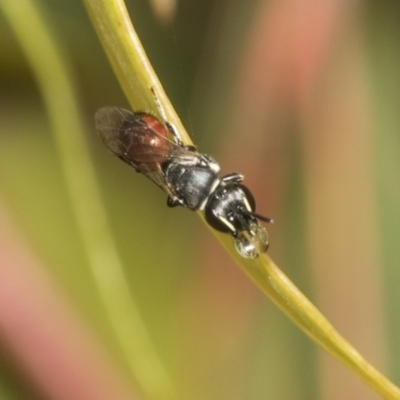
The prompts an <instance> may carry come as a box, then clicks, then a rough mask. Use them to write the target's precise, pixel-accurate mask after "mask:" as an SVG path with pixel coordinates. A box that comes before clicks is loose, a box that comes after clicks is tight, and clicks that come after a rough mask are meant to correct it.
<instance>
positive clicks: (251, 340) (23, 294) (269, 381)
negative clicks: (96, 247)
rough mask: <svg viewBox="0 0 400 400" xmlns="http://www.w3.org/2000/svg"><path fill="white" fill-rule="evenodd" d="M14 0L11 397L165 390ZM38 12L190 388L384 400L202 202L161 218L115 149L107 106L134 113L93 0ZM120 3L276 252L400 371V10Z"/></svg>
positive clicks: (4, 112)
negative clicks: (110, 145) (136, 348)
mask: <svg viewBox="0 0 400 400" xmlns="http://www.w3.org/2000/svg"><path fill="white" fill-rule="evenodd" d="M2 2H6V0H0V43H1V47H0V48H1V52H0V87H1V90H0V353H1V358H0V360H1V361H0V363H1V365H0V397H1V398H2V399H20V400H24V399H42V398H46V399H47V398H48V399H86V400H87V399H103V398H104V399H111V398H112V399H125V398H126V399H144V398H148V399H149V400H150V397H149V396H147V395H146V393H145V390H143V388H141V385H140V384H138V381H140V379H138V377H135V376H132V373H131V372H130V369H129V368H128V367H127V364H128V363H127V360H126V359H125V357H124V354H123V352H122V351H121V349H120V347H119V345H118V341H117V339H116V337H115V333H114V331H113V329H112V328H111V327H110V320H109V318H108V317H107V313H106V311H105V309H106V306H105V305H104V304H103V302H102V301H101V298H100V296H99V292H98V290H97V288H96V285H95V283H94V279H93V276H92V273H91V271H90V268H89V267H88V256H87V254H86V253H85V248H84V243H83V242H82V239H81V235H80V232H79V228H78V226H79V221H78V217H77V216H76V215H75V214H74V212H73V208H72V205H71V194H70V193H69V189H68V186H67V185H66V181H65V176H64V174H63V171H62V166H61V161H60V154H59V151H58V149H57V146H56V144H55V142H54V137H53V136H52V133H51V127H50V124H49V115H48V113H47V112H46V109H45V107H44V103H43V99H42V95H41V89H40V87H39V86H38V84H37V81H36V79H35V76H34V74H33V73H32V69H31V67H30V64H29V63H28V62H27V58H26V55H25V54H24V52H23V51H22V48H21V44H20V43H19V40H18V39H17V37H16V35H15V32H14V29H13V26H12V24H11V23H10V19H9V18H8V17H7V13H6V12H3V11H4V10H5V9H6V7H5V3H4V4H3V5H4V7H3V6H2V5H1V3H2ZM16 4H18V3H16ZM34 4H36V5H37V6H38V7H39V10H40V12H41V13H43V15H44V16H45V20H46V22H47V24H48V28H49V29H50V30H49V34H51V36H52V37H54V38H55V39H56V40H57V43H58V46H59V48H60V50H61V51H62V52H63V54H64V56H65V57H66V59H67V60H68V62H69V67H70V68H71V71H72V78H71V79H72V80H73V81H72V80H71V86H74V87H75V88H76V92H77V100H76V101H77V106H78V108H79V109H80V112H81V115H82V117H83V120H84V124H85V133H86V137H85V140H86V141H87V142H88V144H89V147H90V152H91V154H90V157H91V158H92V160H93V163H94V166H95V170H96V174H97V177H98V184H99V185H100V188H101V194H102V200H104V203H105V205H106V208H107V213H108V217H109V218H110V221H111V233H112V236H113V237H114V240H115V242H116V244H117V247H118V251H119V254H120V258H121V260H122V263H123V268H124V270H125V273H126V276H127V278H128V284H129V288H130V291H131V293H132V294H133V297H134V299H135V300H136V303H137V307H138V309H139V311H140V314H141V316H142V319H143V321H144V324H145V325H146V327H147V332H148V337H147V339H148V340H151V341H152V342H153V344H154V347H155V351H156V353H157V356H158V358H159V361H160V362H161V363H162V364H163V366H164V368H165V371H166V373H167V375H168V377H169V379H170V381H171V382H172V385H173V386H174V388H175V391H176V393H177V395H176V397H175V398H177V399H190V400H197V399H199V400H200V399H206V398H207V399H210V400H212V399H219V400H222V399H229V400H236V399H251V400H259V399H266V398H268V399H273V400H286V399H290V400H293V399H299V400H300V399H307V400H309V399H363V400H364V399H377V398H378V396H377V395H375V394H374V393H372V392H371V391H370V390H369V389H368V388H366V387H365V386H364V385H363V384H362V383H360V382H359V380H358V378H356V377H355V376H354V375H353V374H352V373H351V372H349V371H348V370H347V369H346V368H345V367H344V366H342V365H340V364H339V363H338V362H337V361H336V360H334V359H332V357H331V356H329V355H327V354H326V353H325V352H324V351H322V350H320V349H318V347H317V346H316V345H315V344H313V343H312V342H311V341H310V340H309V339H308V338H307V337H305V335H304V334H303V333H302V332H301V331H300V330H299V329H298V328H297V327H296V326H294V325H293V323H292V322H291V321H290V320H289V319H287V318H286V316H285V315H283V314H282V313H281V312H280V311H279V310H278V309H276V307H275V306H274V305H273V304H272V303H271V302H270V301H269V300H268V299H267V298H266V297H265V296H264V295H263V294H262V293H261V292H260V291H259V290H258V289H257V288H256V287H255V286H254V285H253V284H252V282H250V281H249V280H248V278H247V277H246V276H245V275H244V274H243V272H242V271H241V270H240V269H239V268H238V267H237V266H236V265H235V264H234V263H233V262H232V261H231V260H230V259H229V257H228V256H227V255H226V254H225V252H224V250H223V249H222V248H221V246H220V245H219V244H218V242H217V241H216V239H215V238H214V237H213V236H212V235H211V234H210V232H209V230H208V229H207V228H206V227H205V225H204V224H202V222H201V221H200V219H199V218H197V216H196V214H194V213H191V212H188V211H187V210H184V209H172V210H171V209H168V208H167V207H166V206H165V201H166V196H165V194H164V193H163V192H162V191H160V190H159V189H158V188H157V187H156V186H155V185H153V184H151V182H149V181H148V180H146V179H145V178H143V177H141V176H139V175H137V174H135V172H134V170H133V169H131V168H129V167H128V166H126V165H124V164H123V163H121V162H120V161H119V160H117V159H116V158H114V157H112V156H111V155H110V154H109V153H108V152H107V151H106V149H105V148H104V147H103V146H102V144H101V143H100V140H99V138H98V136H97V133H96V131H95V127H94V114H95V112H96V110H97V109H99V108H100V107H103V106H107V105H116V106H121V107H125V108H129V105H128V103H127V101H126V99H125V98H124V95H123V93H122V90H121V89H120V87H119V85H118V83H117V81H116V78H115V77H114V74H113V72H112V70H111V67H110V65H109V63H108V60H107V59H106V57H105V54H104V52H103V50H102V48H101V46H100V44H99V41H98V39H97V37H96V35H95V33H94V29H93V27H92V25H91V23H90V21H89V18H88V15H87V13H86V10H85V8H84V5H83V3H82V2H81V1H80V0H70V1H68V2H65V1H64V2H63V1H59V0H52V1H50V0H41V1H37V2H35V3H34ZM126 4H127V7H128V9H129V12H130V15H131V18H132V21H133V23H134V26H135V28H136V30H137V33H138V35H139V37H140V38H141V41H142V44H143V46H144V48H145V50H146V52H147V55H148V57H149V59H150V61H151V63H152V64H153V67H154V69H155V71H156V73H157V74H158V76H159V79H160V81H161V83H162V85H163V86H164V88H165V90H166V92H167V94H168V96H169V97H170V99H171V101H172V103H173V105H174V107H175V108H176V110H177V112H178V114H179V115H180V117H181V119H182V121H183V123H184V125H185V126H186V128H187V130H188V131H189V132H190V133H191V136H192V139H193V141H194V142H195V143H196V144H197V146H198V147H199V149H200V150H201V151H202V152H205V153H207V154H210V155H212V156H214V157H215V158H216V159H217V160H218V161H219V162H220V164H221V167H222V171H223V173H229V172H233V171H235V172H236V171H237V172H241V173H243V174H244V175H245V176H246V184H247V185H248V186H249V187H250V188H251V190H252V191H253V192H254V194H255V196H256V199H257V205H258V212H260V213H261V214H263V215H267V216H270V217H273V218H274V220H275V224H274V225H270V226H268V227H267V228H268V230H269V233H270V237H271V245H270V250H269V253H270V255H271V257H272V258H273V259H274V260H275V262H276V263H277V264H278V265H279V266H280V268H281V269H282V270H283V271H284V272H285V274H287V275H288V277H289V278H290V279H291V280H292V281H293V282H294V283H295V284H296V285H297V286H298V287H299V288H300V290H301V291H302V292H303V293H305V294H306V296H307V297H309V298H310V299H311V300H312V301H313V302H314V304H316V306H317V307H318V308H319V309H320V310H321V311H322V312H323V313H324V315H325V316H326V317H327V318H328V319H329V320H330V321H331V322H332V323H333V325H334V326H335V327H336V328H337V329H338V331H339V332H340V333H341V334H343V336H344V337H345V338H347V339H348V340H349V341H350V342H351V343H352V344H353V345H354V346H355V347H356V349H358V350H359V351H360V352H361V353H362V354H363V355H364V356H365V357H366V358H367V360H368V361H370V362H371V363H372V364H373V365H374V366H376V367H377V368H378V369H380V370H382V371H383V372H384V373H385V374H386V375H387V376H388V377H389V378H390V379H392V380H393V381H394V382H395V383H396V382H397V383H400V342H399V340H398V338H399V337H400V297H399V292H400V291H399V290H398V286H399V282H400V277H399V275H400V263H399V261H398V260H399V259H400V246H399V244H398V242H397V240H398V239H399V237H400V212H399V205H400V184H399V182H400V179H399V171H400V133H399V132H400V113H399V111H398V107H399V106H400V25H399V23H398V21H399V19H400V4H399V2H398V1H393V0H392V1H386V2H380V1H376V0H375V1H353V2H346V1H340V0H339V1H338V0H328V1H324V2H320V1H317V0H309V1H304V2H296V1H287V2H277V1H256V0H251V1H244V0H231V1H217V2H216V1H209V0H202V1H200V0H183V1H179V0H176V2H173V0H171V1H169V0H164V1H162V0H158V2H157V1H156V0H153V3H151V2H146V1H143V0H140V1H139V0H127V3H126ZM22 8H23V7H22V6H21V13H23V12H24V10H23V9H22ZM17 9H18V6H17ZM17 11H18V10H17ZM37 51H40V43H38V48H37ZM88 157H89V156H88ZM85 195H86V193H84V192H82V196H85ZM150 374H151V372H150ZM154 398H155V397H154ZM158 398H160V399H162V398H167V396H163V395H162V394H161V395H160V396H159V397H158Z"/></svg>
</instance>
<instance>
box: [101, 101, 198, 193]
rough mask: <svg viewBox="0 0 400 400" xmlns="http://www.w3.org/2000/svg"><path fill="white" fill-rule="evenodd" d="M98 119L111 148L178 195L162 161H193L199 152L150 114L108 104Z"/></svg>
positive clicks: (150, 177) (159, 184) (102, 134)
mask: <svg viewBox="0 0 400 400" xmlns="http://www.w3.org/2000/svg"><path fill="white" fill-rule="evenodd" d="M95 119H96V127H97V130H98V131H99V133H100V136H101V138H102V140H103V142H104V144H105V145H106V147H107V148H108V149H109V150H111V152H113V153H114V154H115V155H116V156H118V157H119V158H120V159H121V160H123V161H124V162H126V163H127V164H129V165H131V166H132V167H134V168H135V169H136V171H137V172H141V173H142V174H144V175H146V176H147V177H148V178H149V179H150V180H152V181H153V182H154V183H155V184H156V185H158V186H159V187H160V188H161V189H163V190H164V191H165V192H166V193H167V194H168V195H169V196H170V197H172V198H176V195H175V193H174V189H173V188H172V187H171V185H169V184H168V182H167V181H166V179H165V174H164V172H163V170H162V168H161V165H162V164H163V163H164V162H167V161H171V160H179V161H181V162H182V163H185V164H186V163H191V162H193V159H195V160H197V154H196V153H193V152H191V151H190V150H187V149H186V148H184V147H182V146H180V145H178V144H176V143H174V142H172V141H171V140H169V139H168V137H167V135H168V130H167V129H166V127H165V125H163V124H162V123H161V122H160V121H158V120H157V119H156V118H155V117H154V116H152V115H150V114H145V113H133V112H131V111H128V110H124V109H123V108H118V107H105V108H101V109H100V110H99V111H98V112H97V113H96V117H95ZM154 143H156V144H154Z"/></svg>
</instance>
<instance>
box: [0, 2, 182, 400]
mask: <svg viewBox="0 0 400 400" xmlns="http://www.w3.org/2000/svg"><path fill="white" fill-rule="evenodd" d="M0 7H1V9H2V11H3V12H4V15H5V16H6V18H7V19H8V21H9V23H10V26H11V27H12V29H13V30H14V33H15V35H16V37H17V39H18V41H19V44H20V46H21V48H22V50H23V51H24V53H25V56H26V58H27V60H28V62H29V63H30V65H31V68H32V70H33V72H34V74H35V77H36V80H37V83H38V86H39V88H40V90H41V93H42V97H43V100H44V103H45V106H46V109H47V112H48V115H49V119H50V123H51V127H52V132H53V134H54V139H55V141H56V144H57V147H58V151H59V154H60V159H61V164H62V168H63V171H64V174H65V178H66V183H67V186H68V190H69V194H70V196H71V200H72V205H73V208H74V212H75V215H76V219H77V222H78V225H79V229H80V233H81V238H82V241H83V244H84V246H85V250H86V253H87V255H88V259H89V265H90V268H91V270H92V273H93V276H94V278H95V282H96V284H97V287H98V290H99V293H100V296H101V298H102V301H103V303H104V306H105V307H106V310H107V313H108V317H109V318H110V321H111V324H112V326H113V328H114V331H115V334H116V337H117V340H118V341H119V344H120V346H121V348H122V350H123V352H124V355H125V357H126V360H127V363H128V365H129V368H130V370H131V372H132V374H133V375H134V377H135V379H136V381H137V382H138V383H139V385H140V386H141V389H142V391H143V392H144V393H145V395H146V396H147V397H149V398H152V399H174V398H175V397H176V396H175V394H174V390H173V388H172V385H171V383H170V381H169V378H168V376H167V374H166V372H165V370H164V368H163V366H162V365H161V362H160V360H159V358H158V357H157V355H156V352H155V350H154V348H153V345H152V343H151V341H150V338H149V334H148V332H147V330H146V328H145V326H144V323H143V321H142V319H141V316H140V314H139V311H138V308H137V306H136V304H135V301H134V299H133V297H132V294H131V292H130V289H129V286H128V283H127V280H126V278H125V274H124V270H123V267H122V264H121V260H120V257H119V255H118V252H117V249H116V246H115V243H114V240H113V237H112V236H111V233H110V226H109V222H108V220H107V216H106V212H105V208H104V206H103V204H102V202H101V200H100V199H101V195H100V190H99V188H98V186H97V180H96V176H95V172H94V168H93V164H92V162H91V157H90V152H89V151H88V146H87V143H86V141H85V128H84V124H83V121H82V119H81V117H80V111H79V107H78V101H77V96H76V94H75V91H74V88H73V82H74V79H73V77H72V74H71V72H70V69H69V67H68V61H67V59H66V57H64V55H63V54H62V52H61V50H60V46H59V43H57V42H56V40H55V39H54V36H55V35H54V31H52V30H51V29H50V28H49V26H48V24H47V23H46V21H45V19H44V18H43V16H42V14H41V12H40V7H39V5H38V4H37V3H36V2H35V1H34V0H18V1H15V0H2V1H1V2H0ZM137 90H138V89H137ZM93 125H94V122H93ZM93 129H94V128H92V129H91V130H93Z"/></svg>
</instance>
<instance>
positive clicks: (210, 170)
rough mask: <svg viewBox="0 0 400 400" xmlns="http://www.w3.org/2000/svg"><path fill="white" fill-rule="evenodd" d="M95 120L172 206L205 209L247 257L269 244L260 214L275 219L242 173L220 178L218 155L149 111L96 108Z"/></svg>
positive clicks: (114, 147)
mask: <svg viewBox="0 0 400 400" xmlns="http://www.w3.org/2000/svg"><path fill="white" fill-rule="evenodd" d="M96 125H97V130H98V131H99V133H100V135H101V137H102V139H103V142H104V144H105V145H106V146H107V147H108V148H109V150H111V151H112V152H113V153H114V154H115V155H116V156H118V157H119V158H120V159H121V160H123V161H124V162H126V163H127V164H129V165H131V166H132V167H133V168H135V170H136V171H137V172H141V173H142V174H144V175H145V176H147V177H148V178H149V179H150V180H152V181H153V182H154V183H155V184H156V185H158V186H159V187H160V188H161V189H163V190H164V191H165V192H166V193H167V195H168V200H167V204H168V206H170V207H174V206H178V205H179V206H182V207H186V208H189V209H191V210H193V211H196V210H201V211H203V212H204V215H205V219H206V221H207V223H208V224H209V225H210V226H211V227H213V228H214V229H216V230H218V231H220V232H226V233H230V234H231V235H232V236H233V237H234V239H235V245H236V249H237V250H238V252H239V254H241V255H242V256H243V257H246V258H255V257H257V256H258V255H259V254H260V253H263V252H265V251H266V250H267V249H268V235H267V232H266V230H265V229H264V228H263V227H261V226H260V225H259V224H258V220H263V221H266V222H271V220H270V219H269V218H266V217H263V216H261V215H259V214H256V213H255V201H254V198H253V195H252V194H251V192H250V190H249V189H248V188H247V187H246V186H244V185H242V184H241V182H242V181H243V176H242V175H240V174H236V173H233V174H229V175H226V176H224V177H222V178H220V177H219V172H220V167H219V164H218V163H217V162H216V161H215V160H214V159H212V158H211V157H209V156H207V155H205V154H202V153H199V152H198V151H197V150H196V148H195V147H193V146H184V145H183V144H182V142H181V141H180V138H179V136H178V134H177V133H176V132H175V130H174V128H173V127H172V125H170V124H169V123H166V124H163V123H161V122H160V121H159V120H158V119H157V118H155V117H154V116H152V115H151V114H147V113H133V112H131V111H127V110H124V109H122V108H118V107H105V108H102V109H100V110H99V111H98V112H97V113H96ZM170 137H171V138H173V140H171V139H170Z"/></svg>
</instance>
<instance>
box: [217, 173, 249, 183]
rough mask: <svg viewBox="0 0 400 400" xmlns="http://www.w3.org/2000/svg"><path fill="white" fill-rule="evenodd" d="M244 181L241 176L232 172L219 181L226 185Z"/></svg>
mask: <svg viewBox="0 0 400 400" xmlns="http://www.w3.org/2000/svg"><path fill="white" fill-rule="evenodd" d="M243 179H244V176H243V175H242V174H238V173H236V172H233V173H231V174H228V175H225V176H223V177H222V178H221V181H222V182H223V183H225V184H227V183H240V182H242V181H243Z"/></svg>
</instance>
